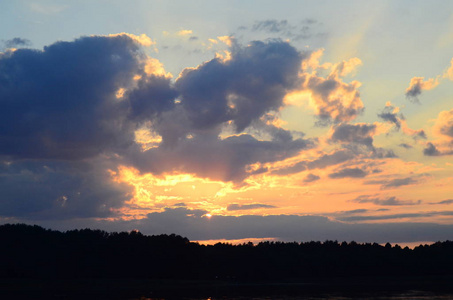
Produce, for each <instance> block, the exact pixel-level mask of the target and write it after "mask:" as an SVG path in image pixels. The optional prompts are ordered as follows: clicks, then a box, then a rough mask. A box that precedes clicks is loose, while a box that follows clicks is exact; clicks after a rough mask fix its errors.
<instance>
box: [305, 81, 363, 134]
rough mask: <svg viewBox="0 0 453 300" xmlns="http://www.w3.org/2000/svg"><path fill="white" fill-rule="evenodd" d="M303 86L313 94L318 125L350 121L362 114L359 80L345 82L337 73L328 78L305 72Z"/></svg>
mask: <svg viewBox="0 0 453 300" xmlns="http://www.w3.org/2000/svg"><path fill="white" fill-rule="evenodd" d="M304 76H305V81H304V85H303V87H304V88H305V89H306V90H309V91H310V92H311V94H312V100H313V101H312V105H313V106H314V108H315V114H316V116H317V117H318V118H319V122H318V125H327V124H330V123H341V122H349V121H352V120H354V119H355V118H356V117H357V116H358V115H360V114H361V113H362V112H363V110H364V106H363V103H362V100H361V99H360V93H359V91H358V90H357V89H358V88H359V86H360V84H359V83H358V82H357V81H353V82H351V83H345V82H343V81H342V80H341V79H340V78H339V77H338V74H337V73H331V74H330V75H329V76H327V78H323V77H318V76H316V75H307V74H305V75H304Z"/></svg>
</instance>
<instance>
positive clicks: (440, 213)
mask: <svg viewBox="0 0 453 300" xmlns="http://www.w3.org/2000/svg"><path fill="white" fill-rule="evenodd" d="M452 215H453V211H438V212H421V213H405V214H392V215H374V216H351V217H342V218H339V220H341V221H345V222H357V221H379V220H392V219H407V218H427V217H433V216H452ZM419 224H424V223H419ZM425 224H426V223H425Z"/></svg>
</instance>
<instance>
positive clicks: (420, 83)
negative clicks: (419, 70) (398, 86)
mask: <svg viewBox="0 0 453 300" xmlns="http://www.w3.org/2000/svg"><path fill="white" fill-rule="evenodd" d="M424 79H425V77H413V78H412V79H411V82H410V83H409V87H408V88H407V89H406V97H407V98H408V99H409V100H411V101H413V102H419V100H418V96H419V95H420V94H421V93H422V91H424V90H431V89H433V88H435V87H436V86H437V85H438V84H439V80H438V78H436V79H434V78H430V79H428V80H424Z"/></svg>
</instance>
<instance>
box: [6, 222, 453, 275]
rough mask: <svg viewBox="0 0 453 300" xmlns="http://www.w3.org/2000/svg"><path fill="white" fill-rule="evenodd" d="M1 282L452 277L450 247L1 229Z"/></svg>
mask: <svg viewBox="0 0 453 300" xmlns="http://www.w3.org/2000/svg"><path fill="white" fill-rule="evenodd" d="M0 241H1V245H2V246H1V247H0V277H1V278H46V279H49V278H59V279H61V278H112V279H113V278H139V279H183V280H185V279H190V280H192V279H194V280H213V279H216V280H217V279H224V280H237V281H241V280H242V281H244V280H245V281H247V280H249V281H250V280H281V279H294V278H310V279H313V278H328V277H351V276H360V277H366V276H369V277H375V276H392V277H402V278H403V277H408V276H445V275H447V276H451V275H453V242H452V241H444V242H437V243H434V244H432V245H420V246H418V247H415V248H414V249H409V248H408V247H405V248H401V247H400V246H398V245H394V246H391V245H390V244H389V243H387V244H386V245H385V246H382V245H379V244H377V243H356V242H349V243H347V242H342V243H339V242H337V241H325V242H314V241H310V242H300V243H299V242H261V243H259V244H256V245H254V244H253V243H250V242H249V243H244V244H240V245H232V244H228V243H217V244H215V245H202V244H199V243H196V242H195V243H194V242H190V241H189V240H188V239H187V238H184V237H181V236H179V235H175V234H171V235H154V236H147V235H143V234H141V233H140V232H138V231H131V232H119V233H117V232H112V233H108V232H105V231H102V230H91V229H83V230H70V231H65V232H60V231H54V230H49V229H44V228H42V227H40V226H36V225H35V226H30V225H25V224H13V225H12V224H7V225H2V226H0Z"/></svg>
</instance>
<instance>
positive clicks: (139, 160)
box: [133, 134, 312, 182]
mask: <svg viewBox="0 0 453 300" xmlns="http://www.w3.org/2000/svg"><path fill="white" fill-rule="evenodd" d="M309 147H312V144H311V143H310V142H309V141H306V140H302V139H296V140H289V141H286V142H282V141H259V140H257V139H256V138H254V137H253V136H251V135H248V134H242V135H239V136H231V137H228V138H225V139H223V140H220V139H218V138H217V137H216V136H214V137H210V138H207V137H203V136H195V137H193V138H192V139H186V140H183V141H179V142H178V145H177V146H175V147H173V148H162V147H160V148H154V149H150V150H148V151H145V152H138V153H136V156H135V157H134V161H133V164H134V165H136V166H137V167H138V168H139V169H140V170H142V171H144V172H153V173H157V174H161V173H163V172H168V171H169V170H171V171H178V172H187V173H195V174H197V175H198V176H200V177H209V178H212V179H216V180H225V181H234V182H240V181H242V180H243V179H245V178H246V177H247V176H250V175H251V173H253V171H249V170H248V169H247V166H248V165H250V164H254V163H257V162H259V163H266V162H275V161H280V160H283V159H285V158H288V157H291V156H294V155H296V154H297V153H299V151H301V150H302V149H306V148H309Z"/></svg>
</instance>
